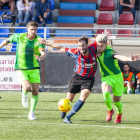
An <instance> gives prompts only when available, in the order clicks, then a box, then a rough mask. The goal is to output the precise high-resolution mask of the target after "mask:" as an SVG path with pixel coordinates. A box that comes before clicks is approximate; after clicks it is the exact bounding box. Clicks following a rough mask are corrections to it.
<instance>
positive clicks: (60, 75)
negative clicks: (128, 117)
mask: <svg viewBox="0 0 140 140" xmlns="http://www.w3.org/2000/svg"><path fill="white" fill-rule="evenodd" d="M0 55H15V53H12V52H7V53H6V52H0ZM44 62H45V76H44V88H45V89H44V91H48V92H67V89H68V83H69V81H70V79H71V77H72V75H73V68H74V65H75V62H74V59H73V58H71V57H68V56H67V55H66V54H65V53H47V58H46V59H45V61H44ZM119 64H120V66H121V67H122V64H123V63H122V62H119ZM129 64H130V66H131V71H132V72H134V73H138V72H139V71H140V70H139V66H140V61H138V62H129ZM40 67H41V69H40V74H41V79H42V62H40ZM100 79H101V76H100V72H99V69H98V68H97V72H96V74H95V84H94V87H93V91H92V93H101V80H100ZM41 88H42V85H40V89H41Z"/></svg>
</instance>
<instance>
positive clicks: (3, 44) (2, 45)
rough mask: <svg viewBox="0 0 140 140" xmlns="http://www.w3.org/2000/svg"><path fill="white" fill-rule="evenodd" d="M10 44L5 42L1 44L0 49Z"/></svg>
mask: <svg viewBox="0 0 140 140" xmlns="http://www.w3.org/2000/svg"><path fill="white" fill-rule="evenodd" d="M8 43H9V42H7V40H4V41H3V42H2V43H1V44H0V49H1V48H2V47H4V46H5V45H7V44H8Z"/></svg>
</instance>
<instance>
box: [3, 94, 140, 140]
mask: <svg viewBox="0 0 140 140" xmlns="http://www.w3.org/2000/svg"><path fill="white" fill-rule="evenodd" d="M0 96H1V97H2V98H1V99H0V140H7V139H11V140H18V139H19V140H26V139H33V140H37V139H38V140H42V139H43V140H44V139H46V140H107V139H109V140H131V139H133V140H139V139H140V138H139V137H140V95H123V96H122V103H123V115H122V123H121V124H114V119H115V116H116V110H115V107H114V105H113V108H114V110H115V115H113V120H112V121H111V122H106V121H105V118H106V115H107V108H106V106H105V104H104V102H103V98H102V94H91V95H90V96H89V98H88V99H87V101H86V103H85V104H84V106H83V108H82V109H81V110H80V111H79V112H78V113H77V114H76V115H74V116H73V117H72V118H71V121H72V122H73V124H64V123H63V121H62V119H61V118H60V111H59V110H58V108H57V103H58V101H59V100H60V99H61V98H64V97H66V93H40V98H39V102H38V105H37V108H36V111H35V116H36V118H37V120H35V121H30V120H28V119H27V116H28V113H29V109H30V103H29V107H28V108H23V107H22V105H21V92H0ZM111 96H112V95H111ZM30 98H31V93H29V101H30ZM78 98H79V94H77V95H76V97H75V99H74V101H73V104H74V103H75V102H76V101H77V99H78Z"/></svg>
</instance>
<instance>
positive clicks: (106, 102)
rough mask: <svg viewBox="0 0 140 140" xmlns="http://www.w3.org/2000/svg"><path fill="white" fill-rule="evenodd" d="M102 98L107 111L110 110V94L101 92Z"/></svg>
mask: <svg viewBox="0 0 140 140" xmlns="http://www.w3.org/2000/svg"><path fill="white" fill-rule="evenodd" d="M103 98H104V101H105V104H106V106H107V108H108V110H110V111H111V110H112V105H111V97H110V92H103Z"/></svg>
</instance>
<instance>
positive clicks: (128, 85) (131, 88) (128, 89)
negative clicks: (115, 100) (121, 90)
mask: <svg viewBox="0 0 140 140" xmlns="http://www.w3.org/2000/svg"><path fill="white" fill-rule="evenodd" d="M132 93H133V84H132V83H128V84H127V94H132Z"/></svg>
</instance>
